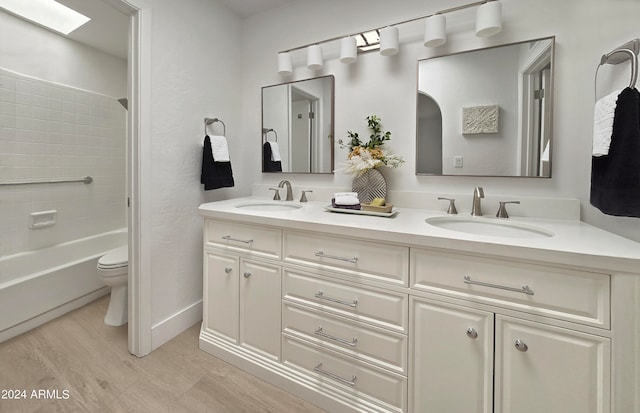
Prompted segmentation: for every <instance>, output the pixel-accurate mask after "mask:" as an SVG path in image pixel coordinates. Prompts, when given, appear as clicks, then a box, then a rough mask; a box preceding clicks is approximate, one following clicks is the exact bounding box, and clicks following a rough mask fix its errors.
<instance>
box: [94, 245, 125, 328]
mask: <svg viewBox="0 0 640 413" xmlns="http://www.w3.org/2000/svg"><path fill="white" fill-rule="evenodd" d="M98 276H99V277H100V279H101V280H102V282H103V283H104V284H105V285H107V286H109V287H111V298H110V299H109V308H108V309H107V314H106V315H105V316H104V323H105V324H106V325H109V326H121V325H123V324H126V323H127V320H128V312H127V306H128V297H127V284H128V281H129V247H128V246H127V245H124V246H122V247H119V248H116V249H113V250H111V251H108V252H107V253H106V254H105V255H103V256H102V257H100V259H99V260H98Z"/></svg>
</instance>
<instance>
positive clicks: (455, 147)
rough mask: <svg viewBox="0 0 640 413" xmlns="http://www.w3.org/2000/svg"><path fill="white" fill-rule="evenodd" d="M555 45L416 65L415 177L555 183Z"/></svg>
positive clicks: (512, 47) (542, 42)
mask: <svg viewBox="0 0 640 413" xmlns="http://www.w3.org/2000/svg"><path fill="white" fill-rule="evenodd" d="M554 42H555V38H554V37H548V38H541V39H534V40H531V41H525V42H520V43H514V44H508V45H503V46H496V47H491V48H486V49H480V50H472V51H468V52H462V53H457V54H452V55H447V56H439V57H434V58H430V59H425V60H421V61H419V62H418V93H417V125H416V131H417V136H416V174H417V175H480V176H516V177H544V178H549V177H551V146H552V142H553V139H552V136H551V135H552V130H551V126H552V113H553V102H552V95H553V67H554V63H553V56H554Z"/></svg>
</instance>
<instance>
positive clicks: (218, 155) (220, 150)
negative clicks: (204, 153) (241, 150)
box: [211, 135, 231, 162]
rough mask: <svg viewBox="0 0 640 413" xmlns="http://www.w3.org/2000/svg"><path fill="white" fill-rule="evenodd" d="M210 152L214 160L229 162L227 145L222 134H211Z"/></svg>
mask: <svg viewBox="0 0 640 413" xmlns="http://www.w3.org/2000/svg"><path fill="white" fill-rule="evenodd" d="M211 153H213V160H214V161H215V162H229V161H231V159H230V158H229V145H228V144H227V138H225V137H224V136H216V135H213V136H211Z"/></svg>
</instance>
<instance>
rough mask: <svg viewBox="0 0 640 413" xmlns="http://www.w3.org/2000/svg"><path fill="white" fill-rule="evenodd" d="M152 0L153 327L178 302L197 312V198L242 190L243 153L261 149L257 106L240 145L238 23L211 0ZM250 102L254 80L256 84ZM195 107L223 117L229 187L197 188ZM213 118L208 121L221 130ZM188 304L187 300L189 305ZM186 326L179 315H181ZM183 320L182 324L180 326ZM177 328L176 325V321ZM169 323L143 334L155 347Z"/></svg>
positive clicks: (198, 123) (199, 132)
mask: <svg viewBox="0 0 640 413" xmlns="http://www.w3.org/2000/svg"><path fill="white" fill-rule="evenodd" d="M150 5H151V10H150V13H151V24H152V27H151V49H152V50H151V66H152V73H151V90H152V96H151V100H152V105H151V123H152V125H151V128H152V130H151V140H152V143H151V153H150V158H151V169H150V176H151V181H150V182H149V183H148V185H149V187H150V188H151V199H150V207H149V208H150V209H149V211H150V214H151V216H150V217H149V220H150V221H149V222H150V224H151V234H150V235H151V240H150V244H151V257H150V263H151V264H150V265H151V273H152V275H151V277H152V278H151V288H152V303H151V317H152V324H153V325H154V330H155V329H158V331H161V330H162V329H163V325H164V323H165V322H167V323H168V324H171V323H170V320H171V318H172V316H174V315H176V313H179V312H180V311H183V310H185V309H191V310H190V311H192V313H193V314H194V315H193V316H194V317H196V320H198V319H199V317H201V316H202V312H201V309H200V312H198V309H197V303H198V302H200V300H201V299H202V218H201V217H200V216H199V215H198V213H197V208H198V206H199V205H200V204H201V203H203V202H210V201H214V200H219V199H223V198H229V197H235V196H240V195H246V194H248V193H250V185H249V182H248V180H247V179H248V178H247V177H246V174H245V171H246V170H250V168H251V167H255V168H257V170H260V164H261V158H260V157H256V158H255V159H254V160H253V161H254V162H255V165H251V167H250V166H249V164H248V162H247V159H246V156H245V153H247V152H248V151H247V150H246V149H247V148H249V147H250V148H251V149H252V150H253V151H255V153H256V154H257V155H259V154H260V147H259V146H258V144H259V142H260V135H261V134H260V110H259V109H258V111H257V112H256V117H257V120H258V123H257V125H258V126H257V127H256V129H255V130H254V131H253V133H252V134H251V142H252V143H255V147H254V146H253V145H251V146H249V145H247V142H246V140H247V138H246V136H244V134H243V132H242V130H243V129H244V127H243V125H242V124H241V116H240V111H241V106H240V102H241V99H242V96H241V87H240V85H241V77H240V76H241V75H240V72H241V70H240V69H241V66H240V45H241V36H242V33H241V26H240V21H239V19H238V18H237V17H236V16H235V15H234V14H232V13H231V12H230V11H228V9H226V8H224V7H223V6H220V5H219V4H218V2H216V1H210V0H184V1H179V2H177V1H174V0H154V1H153V2H151V3H150ZM256 93H257V95H256V96H257V99H258V108H259V107H260V106H259V102H260V88H258V89H257V90H256ZM204 117H217V118H219V119H221V120H222V121H223V122H224V123H225V124H226V132H227V138H228V142H229V145H230V154H231V163H232V167H233V172H234V178H235V187H234V188H224V189H217V190H213V191H207V192H205V191H204V190H203V186H202V185H201V184H200V167H201V163H202V142H203V138H204V130H203V128H204ZM221 131H222V129H221V124H219V123H215V124H213V125H211V126H209V132H210V133H221ZM194 305H196V306H195V307H194ZM187 326H188V325H187ZM184 327H185V326H181V328H184ZM178 332H179V331H178ZM174 333H176V332H175V331H170V332H169V333H168V336H166V335H163V334H161V333H158V334H156V333H155V332H154V337H159V336H162V338H159V339H155V338H154V340H153V342H152V345H153V347H154V348H156V347H158V345H160V344H162V341H164V340H166V339H168V338H171V336H172V335H173V334H174Z"/></svg>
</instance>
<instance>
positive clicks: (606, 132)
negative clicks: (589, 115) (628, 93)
mask: <svg viewBox="0 0 640 413" xmlns="http://www.w3.org/2000/svg"><path fill="white" fill-rule="evenodd" d="M621 92H622V91H621V90H616V91H615V92H613V93H610V94H608V95H607V96H605V97H603V98H601V99H599V100H598V101H597V102H596V105H595V108H594V111H593V156H604V155H606V154H608V153H609V146H610V145H611V134H612V133H613V118H614V115H615V110H616V101H617V100H618V96H619V95H620V93H621Z"/></svg>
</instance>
